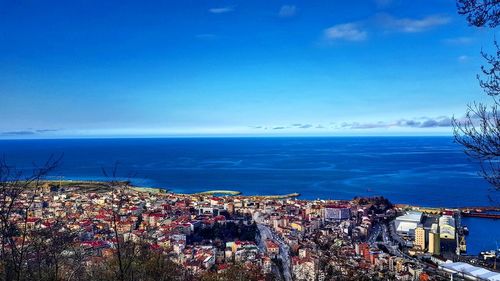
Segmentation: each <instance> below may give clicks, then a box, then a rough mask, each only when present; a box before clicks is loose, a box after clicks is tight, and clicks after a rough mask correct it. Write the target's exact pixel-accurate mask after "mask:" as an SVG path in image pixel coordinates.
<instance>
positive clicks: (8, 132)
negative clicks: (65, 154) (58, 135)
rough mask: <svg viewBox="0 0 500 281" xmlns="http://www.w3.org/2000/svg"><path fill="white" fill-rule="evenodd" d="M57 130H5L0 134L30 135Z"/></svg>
mask: <svg viewBox="0 0 500 281" xmlns="http://www.w3.org/2000/svg"><path fill="white" fill-rule="evenodd" d="M57 131H59V130H55V129H38V130H31V129H29V130H17V131H5V132H0V135H3V136H31V135H39V134H45V133H52V132H57Z"/></svg>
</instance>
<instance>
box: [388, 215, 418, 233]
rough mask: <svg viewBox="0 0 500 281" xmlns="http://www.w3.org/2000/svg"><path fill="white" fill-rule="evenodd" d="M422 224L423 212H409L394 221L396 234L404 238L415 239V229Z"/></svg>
mask: <svg viewBox="0 0 500 281" xmlns="http://www.w3.org/2000/svg"><path fill="white" fill-rule="evenodd" d="M421 222H422V213H421V212H413V211H411V212H407V213H406V214H405V215H403V216H399V217H397V218H396V219H395V220H394V226H395V228H396V232H397V233H398V234H399V235H402V236H408V237H414V236H415V229H416V228H417V226H418V225H419V224H420V223H421Z"/></svg>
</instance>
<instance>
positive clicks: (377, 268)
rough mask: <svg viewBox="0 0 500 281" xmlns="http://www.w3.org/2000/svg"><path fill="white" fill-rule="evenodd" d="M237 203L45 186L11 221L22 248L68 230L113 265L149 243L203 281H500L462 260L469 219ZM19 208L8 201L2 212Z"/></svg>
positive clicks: (91, 258) (477, 262) (22, 199)
mask: <svg viewBox="0 0 500 281" xmlns="http://www.w3.org/2000/svg"><path fill="white" fill-rule="evenodd" d="M234 194H237V193H234ZM234 194H233V195H232V196H228V195H224V194H213V193H210V192H208V193H200V194H176V193H171V192H166V191H164V190H161V189H148V188H144V189H143V188H135V187H131V186H129V184H128V183H126V182H119V183H114V184H107V183H90V182H73V183H66V184H64V185H61V184H60V183H59V184H58V183H57V182H45V183H43V185H41V188H39V189H32V190H29V191H28V192H26V191H24V192H23V193H20V194H19V195H20V196H18V198H16V202H15V204H13V205H14V206H13V208H14V210H17V211H14V212H12V215H11V216H10V217H9V221H10V222H11V223H12V224H13V225H15V226H16V227H17V228H18V229H21V231H18V232H17V233H18V234H17V236H18V237H14V238H16V239H13V240H12V241H14V243H15V244H20V243H23V245H24V244H26V245H29V244H30V243H35V242H36V241H37V240H36V239H34V238H33V237H32V235H33V233H37V231H39V230H43V229H50V228H51V227H53V226H54V225H57V224H59V225H61V227H60V228H59V229H58V231H59V232H60V231H61V230H68V231H71V233H73V234H74V235H73V236H71V237H72V238H71V239H70V243H71V244H72V248H71V249H73V250H67V249H65V250H64V255H65V256H68V257H71V256H74V255H76V253H77V252H76V250H74V249H79V250H82V251H83V252H84V253H86V254H85V256H84V257H83V258H82V260H81V262H82V263H84V264H87V265H92V264H93V265H99V264H103V261H104V260H105V259H106V258H107V257H109V256H113V255H114V253H115V252H116V251H119V250H120V246H121V248H122V249H121V250H123V247H124V246H123V245H120V244H121V243H126V242H131V243H140V244H141V245H147V251H150V252H155V253H158V254H159V255H160V256H161V257H162V258H163V259H168V260H169V261H171V262H173V263H174V264H176V265H179V266H180V267H181V268H182V270H183V271H184V274H188V275H189V276H191V278H194V280H197V279H201V278H202V276H205V275H207V274H219V273H223V272H224V271H226V270H229V269H230V268H231V267H234V266H239V268H241V269H242V270H247V271H248V272H249V273H248V274H249V276H251V280H287V281H288V280H311V281H315V280H318V281H323V280H450V278H452V279H453V280H500V273H498V272H496V271H494V269H493V267H495V266H496V258H497V256H496V254H493V256H490V257H486V256H484V257H483V259H481V258H479V257H477V258H473V257H470V256H467V257H462V256H461V253H463V252H465V250H466V243H465V235H466V231H467V229H466V228H464V227H463V226H461V225H460V216H461V211H460V210H453V209H431V208H419V207H412V206H407V205H393V204H391V202H389V201H388V200H387V199H385V198H382V197H373V198H354V199H353V200H349V201H344V200H299V199H297V198H295V196H283V197H280V196H268V197H267V196H242V195H234ZM12 200H13V199H12V198H11V197H10V196H9V195H8V194H7V196H4V197H3V198H2V202H1V203H2V206H9V205H12V204H9V203H12V202H13V201H12ZM16 208H17V209H16ZM22 210H26V213H23V211H22ZM22 229H25V230H26V231H24V232H23V231H22ZM20 233H26V237H23V239H21V237H20V236H21V234H20ZM14 236H16V235H14ZM4 238H5V237H4ZM4 240H5V239H4ZM7 244H8V243H7ZM16 246H19V245H13V246H12V245H11V248H15V247H16ZM7 248H9V247H7ZM28 259H29V257H28ZM28 263H29V260H28ZM487 267H491V268H489V269H487ZM65 271H67V272H68V273H67V274H71V273H70V272H72V271H71V270H70V269H67V270H65ZM186 276H187V275H186ZM66 279H67V280H71V278H70V277H67V278H66ZM66 279H65V280H66ZM182 279H183V278H182V277H179V280H182Z"/></svg>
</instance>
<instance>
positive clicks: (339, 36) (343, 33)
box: [323, 23, 368, 41]
mask: <svg viewBox="0 0 500 281" xmlns="http://www.w3.org/2000/svg"><path fill="white" fill-rule="evenodd" d="M323 35H324V38H325V39H326V40H327V41H336V40H346V41H363V40H365V39H366V38H367V37H368V33H367V32H366V31H364V30H362V29H361V28H360V27H359V26H358V24H356V23H344V24H338V25H334V26H332V27H329V28H327V29H325V30H324V31H323Z"/></svg>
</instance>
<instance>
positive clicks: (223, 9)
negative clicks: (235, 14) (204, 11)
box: [208, 7, 234, 14]
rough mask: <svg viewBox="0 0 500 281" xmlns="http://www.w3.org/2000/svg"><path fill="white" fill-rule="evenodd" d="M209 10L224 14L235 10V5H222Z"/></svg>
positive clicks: (213, 12)
mask: <svg viewBox="0 0 500 281" xmlns="http://www.w3.org/2000/svg"><path fill="white" fill-rule="evenodd" d="M208 11H209V12H210V13H212V14H224V13H229V12H232V11H234V8H233V7H220V8H211V9H208Z"/></svg>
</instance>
